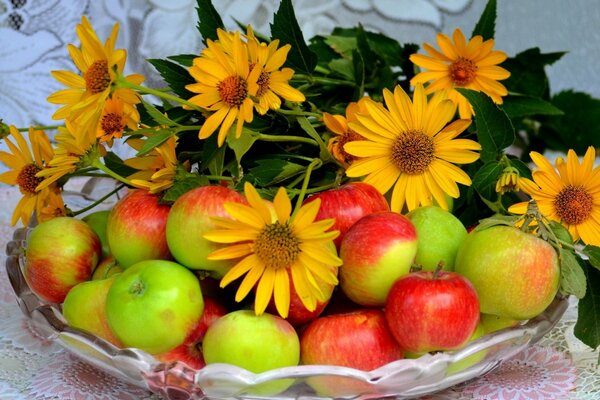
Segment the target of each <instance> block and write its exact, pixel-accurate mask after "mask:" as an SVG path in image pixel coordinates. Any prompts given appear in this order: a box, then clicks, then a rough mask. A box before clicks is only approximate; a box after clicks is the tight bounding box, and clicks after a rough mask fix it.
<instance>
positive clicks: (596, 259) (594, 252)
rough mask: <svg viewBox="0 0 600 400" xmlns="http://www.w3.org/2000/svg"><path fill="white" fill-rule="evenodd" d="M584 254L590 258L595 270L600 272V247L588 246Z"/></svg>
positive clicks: (584, 249)
mask: <svg viewBox="0 0 600 400" xmlns="http://www.w3.org/2000/svg"><path fill="white" fill-rule="evenodd" d="M582 253H583V254H585V255H586V256H588V261H589V262H590V264H591V265H592V266H593V267H594V268H597V269H598V270H600V247H598V246H592V245H591V244H588V245H587V246H585V247H584V248H583V251H582Z"/></svg>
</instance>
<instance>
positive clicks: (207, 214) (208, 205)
mask: <svg viewBox="0 0 600 400" xmlns="http://www.w3.org/2000/svg"><path fill="white" fill-rule="evenodd" d="M225 202H234V203H242V204H245V203H246V199H245V198H244V196H242V195H241V194H240V193H238V192H236V191H235V190H233V189H229V188H227V187H224V186H218V185H212V186H202V187H199V188H195V189H192V190H190V191H189V192H187V193H185V194H183V195H182V196H181V197H179V198H178V199H177V200H176V201H175V203H173V205H172V207H171V211H170V213H169V218H168V220H167V242H168V244H169V249H170V250H171V253H172V254H173V257H175V259H176V260H177V262H179V263H180V264H182V265H185V266H186V267H188V268H191V269H201V270H206V271H210V272H211V274H212V275H214V276H215V277H217V278H222V277H223V275H225V273H226V272H227V271H228V270H229V269H230V268H231V267H232V266H233V265H235V263H236V261H237V260H208V259H207V256H208V255H209V254H210V253H212V252H213V251H215V250H217V249H219V248H222V247H223V245H222V244H219V243H214V242H211V241H209V240H207V239H205V238H204V234H205V233H206V232H208V231H210V230H213V229H215V225H214V224H213V222H212V221H211V217H225V218H231V217H230V216H229V214H228V213H227V211H225V207H224V203H225Z"/></svg>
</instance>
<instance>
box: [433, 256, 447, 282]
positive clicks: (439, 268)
mask: <svg viewBox="0 0 600 400" xmlns="http://www.w3.org/2000/svg"><path fill="white" fill-rule="evenodd" d="M444 264H445V262H444V261H443V260H440V262H438V263H437V267H435V271H433V279H437V278H438V277H439V276H440V273H441V272H442V270H443V269H444Z"/></svg>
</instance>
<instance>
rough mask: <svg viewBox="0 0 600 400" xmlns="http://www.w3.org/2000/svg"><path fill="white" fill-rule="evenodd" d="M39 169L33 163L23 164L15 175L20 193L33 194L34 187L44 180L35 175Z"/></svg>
mask: <svg viewBox="0 0 600 400" xmlns="http://www.w3.org/2000/svg"><path fill="white" fill-rule="evenodd" d="M40 171H41V169H40V168H39V167H37V166H35V165H34V164H29V165H26V166H24V167H23V168H22V169H21V171H20V172H19V175H18V176H17V184H18V185H19V189H20V190H21V193H23V194H26V193H30V194H35V193H36V192H35V188H36V187H37V186H38V185H39V184H40V183H41V182H42V181H43V180H44V179H43V178H38V177H37V176H35V174H37V173H38V172H40Z"/></svg>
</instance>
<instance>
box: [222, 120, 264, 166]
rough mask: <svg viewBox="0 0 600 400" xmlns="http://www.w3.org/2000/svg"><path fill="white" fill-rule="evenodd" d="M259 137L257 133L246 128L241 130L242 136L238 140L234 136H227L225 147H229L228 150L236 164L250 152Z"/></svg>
mask: <svg viewBox="0 0 600 400" xmlns="http://www.w3.org/2000/svg"><path fill="white" fill-rule="evenodd" d="M259 136H260V133H259V132H255V131H253V130H251V129H248V128H246V127H243V128H242V134H241V135H240V137H239V138H236V137H235V135H231V134H229V135H227V140H226V142H227V146H229V148H230V149H232V150H233V152H234V153H235V159H236V160H237V162H238V164H239V163H240V162H241V160H242V157H243V156H244V154H246V153H247V152H248V150H250V148H251V147H252V145H253V144H254V142H256V140H257V139H258V137H259Z"/></svg>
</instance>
